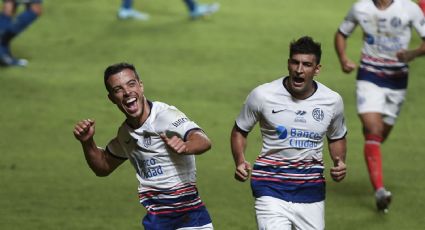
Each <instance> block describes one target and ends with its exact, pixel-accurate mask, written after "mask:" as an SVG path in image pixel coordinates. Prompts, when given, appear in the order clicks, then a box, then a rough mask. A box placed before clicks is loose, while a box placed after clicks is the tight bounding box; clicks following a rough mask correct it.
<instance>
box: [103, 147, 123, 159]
mask: <svg viewBox="0 0 425 230" xmlns="http://www.w3.org/2000/svg"><path fill="white" fill-rule="evenodd" d="M105 152H106V154H109V155H111V156H112V157H114V158H117V159H120V160H127V159H128V158H126V157H120V156H117V155H114V154H113V153H112V152H111V151H110V150H109V148H108V147H106V150H105Z"/></svg>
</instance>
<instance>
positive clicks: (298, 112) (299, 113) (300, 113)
mask: <svg viewBox="0 0 425 230" xmlns="http://www.w3.org/2000/svg"><path fill="white" fill-rule="evenodd" d="M306 113H307V112H306V111H304V110H298V111H297V112H295V114H297V115H298V116H303V115H305V114H306Z"/></svg>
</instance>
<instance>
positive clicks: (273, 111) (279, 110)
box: [272, 109, 285, 113]
mask: <svg viewBox="0 0 425 230" xmlns="http://www.w3.org/2000/svg"><path fill="white" fill-rule="evenodd" d="M283 111H285V110H284V109H278V110H274V109H273V110H272V113H280V112H283Z"/></svg>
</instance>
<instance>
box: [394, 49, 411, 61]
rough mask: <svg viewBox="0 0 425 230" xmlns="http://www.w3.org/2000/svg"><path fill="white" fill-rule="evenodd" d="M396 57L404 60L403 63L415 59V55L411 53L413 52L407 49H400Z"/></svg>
mask: <svg viewBox="0 0 425 230" xmlns="http://www.w3.org/2000/svg"><path fill="white" fill-rule="evenodd" d="M396 57H397V59H398V60H399V61H401V62H403V63H408V62H409V61H411V60H413V58H414V57H413V55H412V54H411V52H409V51H407V50H400V51H399V52H397V53H396Z"/></svg>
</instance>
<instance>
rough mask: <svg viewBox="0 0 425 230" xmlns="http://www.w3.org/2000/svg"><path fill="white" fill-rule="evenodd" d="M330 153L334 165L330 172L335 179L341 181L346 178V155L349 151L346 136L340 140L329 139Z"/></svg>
mask: <svg viewBox="0 0 425 230" xmlns="http://www.w3.org/2000/svg"><path fill="white" fill-rule="evenodd" d="M328 147H329V153H330V155H331V158H332V161H333V163H334V166H333V167H332V168H331V170H330V173H331V177H332V179H333V180H334V181H336V182H340V181H342V180H343V179H344V178H345V175H346V173H347V166H346V165H345V156H346V152H347V141H346V139H345V137H344V138H342V139H338V140H328Z"/></svg>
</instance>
